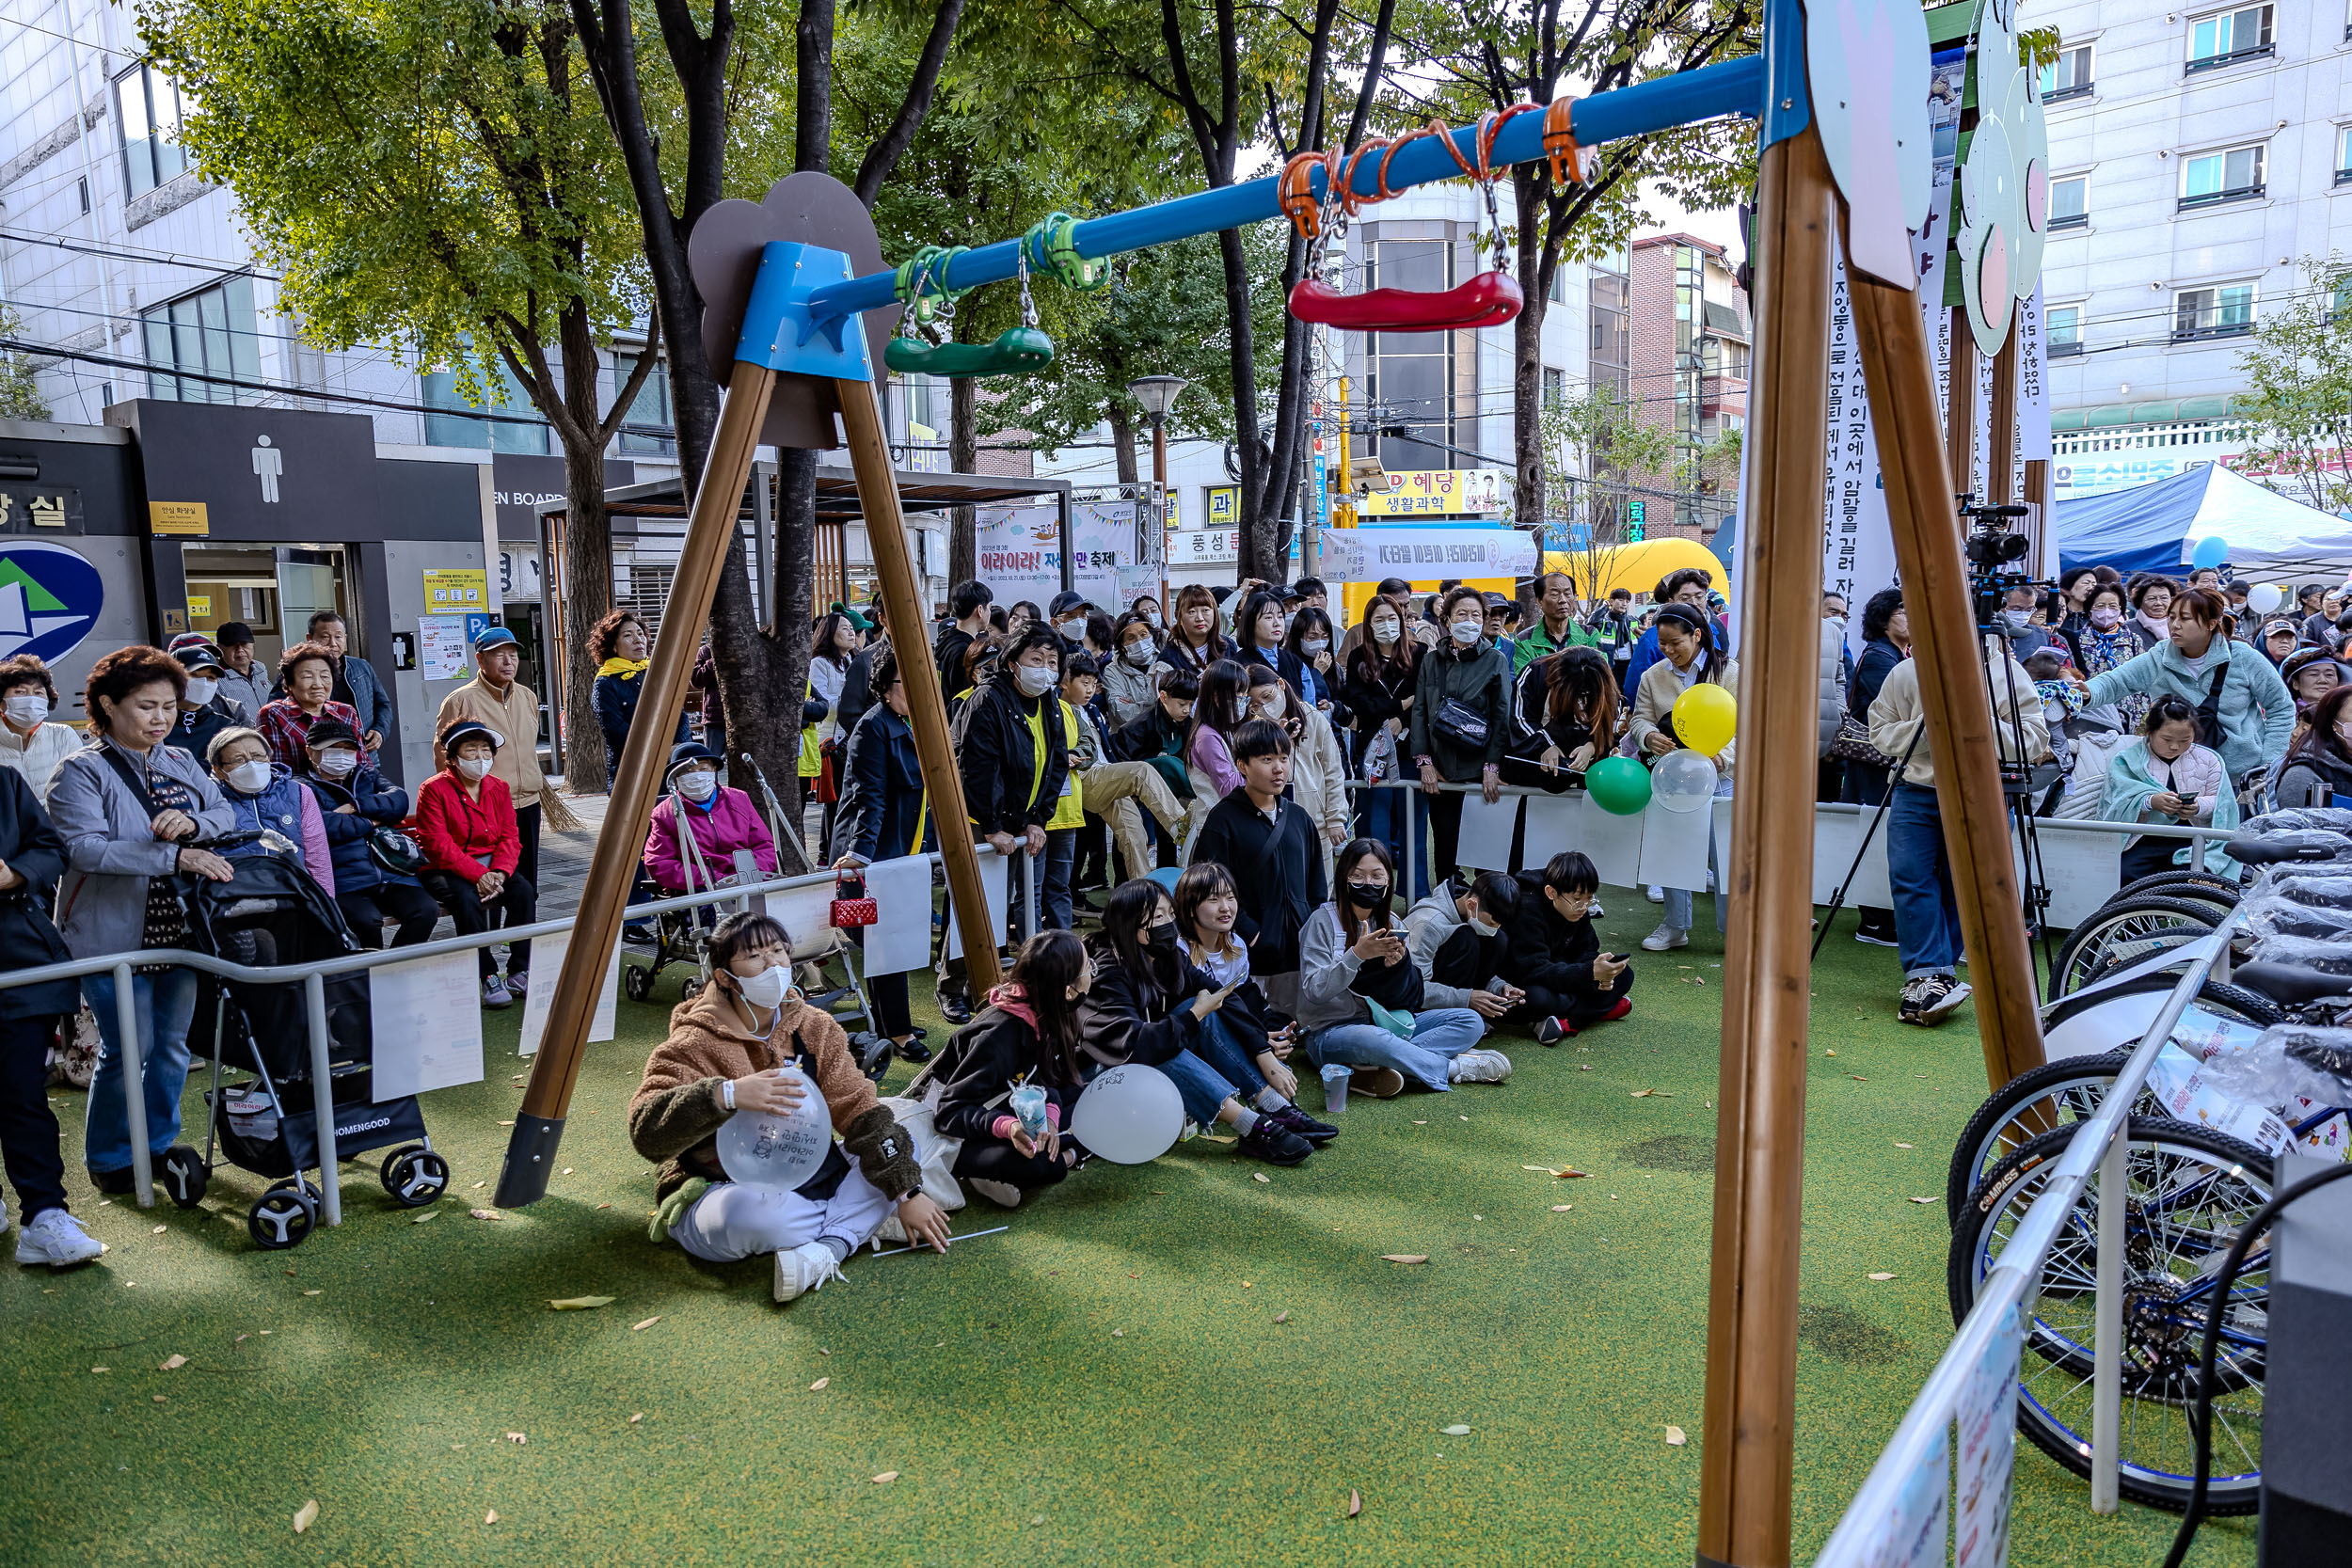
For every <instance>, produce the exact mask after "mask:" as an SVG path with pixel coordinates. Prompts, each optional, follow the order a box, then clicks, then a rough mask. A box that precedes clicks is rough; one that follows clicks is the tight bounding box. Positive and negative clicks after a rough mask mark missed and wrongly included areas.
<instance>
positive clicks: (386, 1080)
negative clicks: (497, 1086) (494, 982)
mask: <svg viewBox="0 0 2352 1568" xmlns="http://www.w3.org/2000/svg"><path fill="white" fill-rule="evenodd" d="M476 967H477V966H476V962H475V959H474V956H473V955H472V954H471V953H443V954H441V955H440V956H438V957H437V958H410V959H408V960H407V961H406V962H405V963H390V964H379V965H377V966H376V967H375V968H373V969H371V970H369V971H368V1021H369V1027H370V1031H371V1033H372V1034H373V1036H374V1043H375V1054H374V1062H375V1071H374V1074H373V1079H372V1082H373V1085H374V1090H375V1099H376V1103H378V1104H381V1103H383V1102H384V1101H387V1100H399V1099H402V1098H404V1097H405V1096H407V1095H412V1094H423V1093H425V1092H426V1091H427V1090H430V1089H446V1088H449V1087H451V1086H452V1085H457V1084H479V1083H481V1082H482V990H481V982H480V981H478V980H476V979H475V978H474V971H475V969H476Z"/></svg>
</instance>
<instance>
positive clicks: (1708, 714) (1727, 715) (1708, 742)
mask: <svg viewBox="0 0 2352 1568" xmlns="http://www.w3.org/2000/svg"><path fill="white" fill-rule="evenodd" d="M1738 717H1739V705H1738V704H1737V703H1735V702H1733V701H1732V697H1731V693H1730V692H1728V691H1726V690H1724V689H1723V688H1722V687H1720V686H1708V685H1704V684H1702V685H1698V686H1693V687H1692V688H1691V689H1690V690H1688V691H1685V692H1684V693H1683V694H1682V695H1681V696H1679V697H1677V698H1676V699H1675V734H1676V735H1677V736H1679V737H1680V739H1681V741H1682V743H1683V744H1684V745H1685V746H1688V747H1690V748H1691V750H1692V751H1693V752H1699V753H1700V754H1701V755H1703V756H1710V757H1711V756H1713V755H1714V754H1715V753H1716V752H1720V751H1722V750H1723V749H1724V747H1725V746H1727V745H1729V744H1730V743H1731V732H1732V727H1733V724H1734V721H1736V720H1737V718H1738Z"/></svg>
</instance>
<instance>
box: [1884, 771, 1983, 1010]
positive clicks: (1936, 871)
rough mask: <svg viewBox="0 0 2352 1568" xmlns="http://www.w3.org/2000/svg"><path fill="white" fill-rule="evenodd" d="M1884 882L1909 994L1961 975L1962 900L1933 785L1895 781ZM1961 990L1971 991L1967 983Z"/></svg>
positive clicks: (1955, 978)
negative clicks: (1920, 984) (1954, 889)
mask: <svg viewBox="0 0 2352 1568" xmlns="http://www.w3.org/2000/svg"><path fill="white" fill-rule="evenodd" d="M1886 885H1887V889H1888V891H1889V892H1891V893H1892V894H1893V895H1894V898H1895V948H1896V952H1897V953H1898V954H1899V956H1900V957H1901V958H1902V964H1903V988H1904V991H1905V993H1906V994H1908V993H1909V991H1910V990H1911V989H1912V988H1913V986H1914V985H1915V983H1916V982H1918V981H1920V980H1923V979H1929V978H1936V979H1941V980H1942V981H1944V982H1945V984H1946V985H1947V987H1950V986H1952V985H1953V983H1954V982H1955V981H1956V980H1957V979H1958V977H1959V971H1958V968H1957V963H1958V960H1959V958H1960V903H1959V900H1958V899H1957V898H1956V897H1955V896H1954V895H1953V892H1952V863H1951V860H1950V857H1949V856H1948V854H1947V852H1946V850H1945V847H1944V816H1943V813H1942V812H1941V811H1939V810H1938V809H1937V806H1936V800H1935V791H1934V790H1933V789H1923V788H1921V787H1920V786H1919V785H1917V784H1897V785H1896V786H1895V799H1894V802H1893V804H1892V806H1891V807H1890V809H1889V810H1888V812H1887V816H1886ZM1958 989H1959V990H1960V993H1961V994H1962V995H1963V996H1965V995H1966V994H1967V992H1966V988H1964V987H1961V988H1958ZM1946 1010H1947V1011H1948V1010H1949V1009H1948V1008H1947V1009H1946ZM1909 1022H1916V1021H1915V1020H1912V1021H1909Z"/></svg>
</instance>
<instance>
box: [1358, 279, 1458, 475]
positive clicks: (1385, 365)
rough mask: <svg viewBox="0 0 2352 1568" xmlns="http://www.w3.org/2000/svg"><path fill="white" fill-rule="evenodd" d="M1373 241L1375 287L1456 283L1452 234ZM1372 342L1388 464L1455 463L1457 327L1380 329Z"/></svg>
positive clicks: (1374, 398) (1374, 389)
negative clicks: (1453, 330) (1452, 329)
mask: <svg viewBox="0 0 2352 1568" xmlns="http://www.w3.org/2000/svg"><path fill="white" fill-rule="evenodd" d="M1370 248H1371V250H1372V252H1373V254H1372V258H1371V260H1372V263H1373V265H1372V267H1369V268H1367V269H1366V270H1367V273H1368V274H1370V276H1367V277H1366V278H1365V279H1364V283H1365V286H1366V287H1367V288H1373V287H1379V288H1391V289H1410V290H1413V291H1415V292H1418V293H1436V292H1438V291H1439V290H1442V289H1448V288H1451V287H1453V285H1454V255H1455V246H1454V245H1453V244H1452V243H1451V242H1450V241H1447V240H1444V239H1393V240H1392V239H1381V240H1378V241H1376V242H1375V243H1374V244H1373V245H1372V246H1371V247H1370ZM1375 269H1376V270H1375ZM1370 349H1371V358H1372V363H1373V367H1374V368H1373V377H1372V380H1371V382H1370V383H1369V385H1368V387H1367V388H1366V401H1368V402H1370V403H1372V404H1377V405H1378V407H1379V410H1380V419H1379V420H1378V425H1379V427H1380V429H1381V435H1380V436H1379V438H1378V443H1377V446H1376V448H1375V451H1376V454H1377V455H1378V457H1379V459H1380V463H1381V466H1382V467H1386V468H1391V469H1415V468H1451V467H1454V453H1453V451H1452V448H1453V446H1454V442H1455V439H1456V437H1455V435H1454V395H1453V392H1454V334H1453V333H1451V332H1378V333H1374V334H1372V335H1371V337H1370Z"/></svg>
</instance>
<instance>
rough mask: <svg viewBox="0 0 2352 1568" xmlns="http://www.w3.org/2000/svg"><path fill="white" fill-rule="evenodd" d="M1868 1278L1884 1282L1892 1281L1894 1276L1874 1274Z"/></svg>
mask: <svg viewBox="0 0 2352 1568" xmlns="http://www.w3.org/2000/svg"><path fill="white" fill-rule="evenodd" d="M1870 1277H1871V1278H1872V1279H1876V1280H1881V1281H1884V1280H1889V1279H1892V1278H1894V1277H1895V1276H1894V1275H1891V1274H1874V1275H1871V1276H1870Z"/></svg>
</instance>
